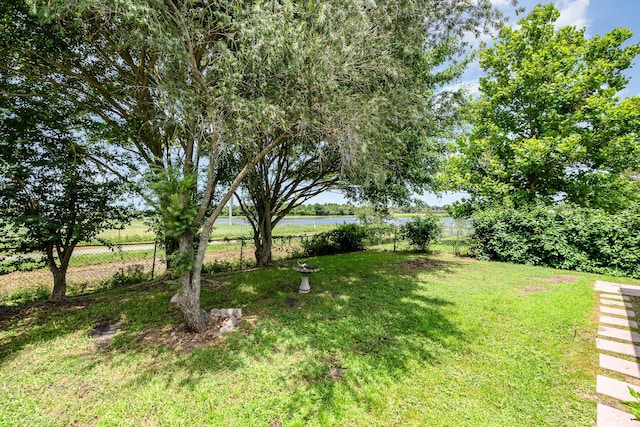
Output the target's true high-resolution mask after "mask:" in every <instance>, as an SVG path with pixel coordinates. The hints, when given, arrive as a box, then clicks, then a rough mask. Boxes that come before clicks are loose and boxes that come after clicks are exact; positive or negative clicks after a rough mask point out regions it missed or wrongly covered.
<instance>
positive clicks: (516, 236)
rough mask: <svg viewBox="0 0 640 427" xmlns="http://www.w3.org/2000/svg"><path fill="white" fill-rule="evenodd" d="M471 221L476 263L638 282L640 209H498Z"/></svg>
mask: <svg viewBox="0 0 640 427" xmlns="http://www.w3.org/2000/svg"><path fill="white" fill-rule="evenodd" d="M472 219H473V226H474V229H475V231H474V234H473V236H472V239H473V240H474V245H473V253H474V254H475V255H476V256H477V257H478V258H481V259H492V260H498V261H505V262H512V263H519V264H531V265H541V266H547V267H555V268H562V269H567V270H577V271H586V272H593V273H605V274H611V275H617V276H630V277H635V278H640V206H635V207H634V208H632V209H628V210H626V211H623V212H620V213H618V214H607V213H605V212H602V211H600V210H595V209H586V208H581V207H577V206H571V205H565V206H552V207H550V206H542V205H535V206H527V207H521V208H518V209H514V208H505V207H497V208H491V209H486V210H483V211H478V212H476V213H474V215H473V218H472Z"/></svg>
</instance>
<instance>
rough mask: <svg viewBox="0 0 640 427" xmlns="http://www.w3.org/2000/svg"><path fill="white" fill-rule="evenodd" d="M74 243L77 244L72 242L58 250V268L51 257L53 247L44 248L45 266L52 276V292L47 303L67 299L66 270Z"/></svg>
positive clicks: (53, 257) (52, 256)
mask: <svg viewBox="0 0 640 427" xmlns="http://www.w3.org/2000/svg"><path fill="white" fill-rule="evenodd" d="M76 243H77V242H74V243H72V244H70V245H69V246H67V247H63V248H60V250H59V251H58V254H59V255H60V257H59V259H58V263H59V264H60V265H59V266H58V264H56V258H55V256H54V255H53V250H54V246H53V245H51V246H48V247H47V248H46V251H45V252H46V254H47V265H48V266H49V271H51V274H52V275H53V291H52V292H51V297H50V298H49V301H52V302H57V301H62V300H63V299H65V298H66V297H67V268H69V261H70V260H71V254H72V253H73V249H74V248H75V244H76Z"/></svg>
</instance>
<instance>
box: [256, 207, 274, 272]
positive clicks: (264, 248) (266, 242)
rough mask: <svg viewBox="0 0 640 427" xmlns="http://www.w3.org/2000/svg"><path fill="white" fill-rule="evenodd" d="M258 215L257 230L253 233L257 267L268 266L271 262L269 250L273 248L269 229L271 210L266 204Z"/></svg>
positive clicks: (271, 231) (271, 230)
mask: <svg viewBox="0 0 640 427" xmlns="http://www.w3.org/2000/svg"><path fill="white" fill-rule="evenodd" d="M266 205H267V206H265V208H264V209H263V210H262V214H261V215H259V219H258V228H257V230H254V232H253V241H254V243H255V245H256V251H255V255H256V264H257V265H259V266H264V265H269V264H271V262H272V254H271V248H272V246H273V235H272V233H273V229H272V228H271V209H270V206H269V204H268V203H267V204H266Z"/></svg>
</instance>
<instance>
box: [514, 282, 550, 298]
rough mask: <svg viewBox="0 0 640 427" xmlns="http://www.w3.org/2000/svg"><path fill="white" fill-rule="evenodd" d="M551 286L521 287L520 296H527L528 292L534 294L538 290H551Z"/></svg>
mask: <svg viewBox="0 0 640 427" xmlns="http://www.w3.org/2000/svg"><path fill="white" fill-rule="evenodd" d="M549 290H550V289H549V288H545V287H544V286H540V285H527V286H525V287H524V288H522V289H520V296H523V297H526V296H527V295H528V294H533V293H536V292H546V291H549Z"/></svg>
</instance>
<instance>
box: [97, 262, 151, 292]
mask: <svg viewBox="0 0 640 427" xmlns="http://www.w3.org/2000/svg"><path fill="white" fill-rule="evenodd" d="M150 279H151V273H145V272H144V266H143V265H140V264H134V265H129V266H127V269H126V271H118V272H117V273H116V274H114V275H113V276H112V277H110V278H109V279H107V280H105V281H103V282H102V283H101V285H100V288H103V289H111V288H119V287H121V286H127V285H135V284H136V283H142V282H145V281H147V280H150Z"/></svg>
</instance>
